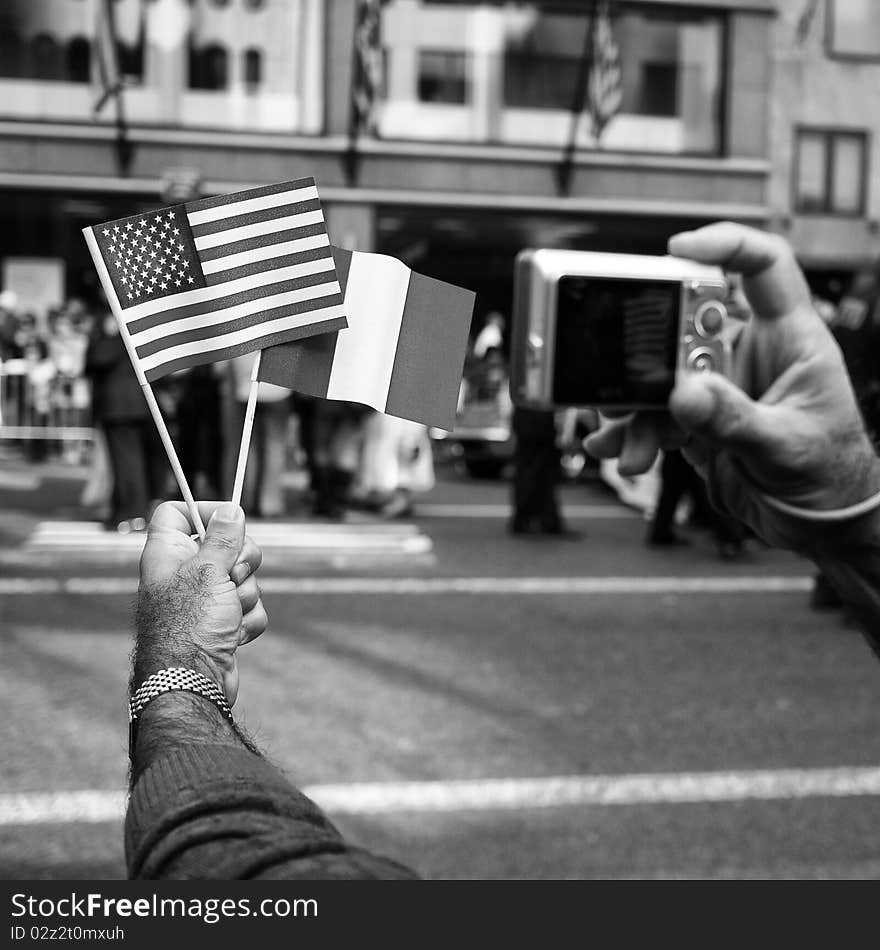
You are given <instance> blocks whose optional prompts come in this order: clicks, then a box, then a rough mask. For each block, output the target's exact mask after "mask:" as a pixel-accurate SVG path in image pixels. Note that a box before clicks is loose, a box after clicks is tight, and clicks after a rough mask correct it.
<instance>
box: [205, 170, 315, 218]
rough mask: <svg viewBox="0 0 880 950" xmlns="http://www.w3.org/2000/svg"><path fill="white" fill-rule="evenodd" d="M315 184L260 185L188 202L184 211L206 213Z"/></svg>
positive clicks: (299, 181) (302, 180) (308, 180)
mask: <svg viewBox="0 0 880 950" xmlns="http://www.w3.org/2000/svg"><path fill="white" fill-rule="evenodd" d="M314 184H315V179H314V178H311V177H309V178H297V179H296V180H295V181H279V182H276V183H275V184H273V185H261V186H260V187H259V188H248V189H247V190H246V191H236V192H233V194H231V195H215V196H214V197H213V198H199V199H198V200H197V201H190V202H189V203H188V204H187V206H186V210H187V213H189V214H196V213H198V212H199V211H206V210H207V209H208V208H221V207H223V205H230V204H235V203H236V202H239V201H243V200H244V199H245V198H249V199H250V198H262V197H263V196H264V195H277V194H280V193H281V192H283V191H296V190H297V189H299V188H308V187H309V186H310V185H314Z"/></svg>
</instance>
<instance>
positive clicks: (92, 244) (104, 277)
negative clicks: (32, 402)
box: [83, 228, 205, 541]
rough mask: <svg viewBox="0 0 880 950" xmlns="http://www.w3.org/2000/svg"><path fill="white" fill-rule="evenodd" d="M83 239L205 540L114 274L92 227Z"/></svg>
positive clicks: (184, 496)
mask: <svg viewBox="0 0 880 950" xmlns="http://www.w3.org/2000/svg"><path fill="white" fill-rule="evenodd" d="M83 236H84V237H85V239H86V244H88V246H89V251H90V252H91V255H92V260H93V261H94V264H95V269H96V270H97V271H98V277H99V278H100V280H101V286H102V287H103V288H104V293H105V295H106V297H107V302H108V303H109V304H110V309H111V310H112V311H113V316H114V318H115V319H116V324H117V326H118V327H119V334H120V336H121V337H122V342H123V343H124V344H125V349H126V350H127V352H128V357H129V359H130V360H131V365H132V368H133V369H134V372H135V375H136V376H137V380H138V383H140V387H141V392H143V394H144V399H146V401H147V407H148V408H149V410H150V415H151V416H152V417H153V422H154V423H155V424H156V428H157V429H158V430H159V438H160V439H161V440H162V445H164V446H165V452H166V453H167V455H168V461H169V462H170V463H171V471H172V472H174V477H175V478H176V479H177V486H178V488H179V489H180V494H181V495H183V500H184V501H185V502H186V507H187V510H188V511H189V517H190V520H191V521H192V523H193V526H194V527H195V529H196V532H197V533H198V536H199V540H201V541H204V540H205V524H204V522H203V521H202V516H201V515H200V514H199V509H198V506H197V505H196V502H195V499H194V498H193V494H192V492H191V491H190V488H189V482H187V480H186V475H185V474H184V472H183V468H182V466H181V464H180V459H179V458H178V457H177V452H176V451H175V449H174V444H173V443H172V441H171V436H170V435H169V434H168V427H167V426H166V425H165V420H164V419H163V418H162V412H161V410H160V409H159V404H158V403H157V402H156V397H155V395H154V394H153V387H152V386H150V384H149V382H148V381H147V378H146V376H145V375H144V371H143V368H142V367H141V363H140V360H139V359H138V355H137V352H136V350H135V347H134V344H133V343H132V341H131V334H130V333H129V332H128V326H127V325H126V323H125V317H123V316H122V307H120V305H119V300H118V298H117V297H116V291H115V290H114V289H113V281H112V280H111V279H110V274H109V273H108V272H107V267H106V266H105V264H104V258H103V257H102V256H101V251H100V249H99V248H98V242H97V241H96V240H95V235H94V234H93V233H92V229H91V228H83Z"/></svg>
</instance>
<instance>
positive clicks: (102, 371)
mask: <svg viewBox="0 0 880 950" xmlns="http://www.w3.org/2000/svg"><path fill="white" fill-rule="evenodd" d="M253 360H254V356H244V357H240V358H238V359H235V360H231V361H227V362H221V363H214V364H210V365H205V366H199V367H196V368H194V369H190V370H185V371H182V372H179V373H176V374H173V375H172V376H170V377H167V378H166V379H163V380H161V381H159V382H158V383H156V384H155V385H154V387H153V388H154V392H155V395H156V399H157V401H158V403H159V404H160V407H161V409H162V413H163V416H164V418H165V420H166V423H167V425H168V427H169V430H170V432H171V436H172V441H173V443H174V445H175V446H176V448H177V452H178V456H179V458H180V462H181V467H182V468H183V471H184V473H185V475H186V477H187V480H188V482H189V484H190V486H191V488H192V489H193V491H194V493H195V494H196V495H197V496H198V497H201V498H228V497H230V494H231V491H232V483H233V480H234V476H235V468H236V463H237V460H238V452H239V446H240V441H241V433H242V425H243V421H244V413H245V405H246V402H247V397H248V389H249V387H250V375H251V367H252V364H253ZM0 366H2V368H3V375H2V376H0V379H2V380H3V381H4V390H3V393H4V398H3V400H2V404H3V405H4V407H5V413H6V416H7V418H6V419H5V424H6V425H10V426H17V427H19V429H20V430H21V432H24V430H25V429H27V437H26V438H25V437H23V438H22V439H21V442H22V445H23V446H24V449H25V451H26V452H27V454H28V457H29V458H30V459H32V460H34V461H38V460H41V459H43V458H45V456H46V454H47V452H48V450H49V448H50V447H54V446H59V447H60V451H61V452H62V453H63V454H64V455H65V456H66V457H68V458H69V459H70V460H71V461H78V462H83V461H88V462H89V464H90V467H91V471H90V476H89V478H88V479H87V480H86V484H85V487H84V490H83V494H82V498H81V501H82V504H83V505H84V506H85V507H87V508H89V509H91V510H93V511H94V512H96V514H97V515H98V516H99V517H100V518H101V519H102V521H103V522H104V524H105V526H106V527H108V528H109V529H112V530H117V531H120V532H122V533H128V532H131V531H142V530H144V528H145V527H146V523H147V520H148V518H149V515H150V512H151V509H152V507H153V506H154V505H155V503H156V502H157V501H158V500H159V499H162V498H167V497H174V496H175V495H176V493H177V486H176V485H175V484H174V481H173V478H172V475H171V469H170V465H169V464H168V461H167V458H166V455H165V451H164V448H163V446H162V444H161V441H160V439H159V436H158V433H157V430H156V427H155V425H154V423H153V421H152V419H151V417H150V413H149V409H148V406H147V403H146V401H145V400H144V397H143V395H142V393H141V391H140V386H139V384H138V381H137V379H136V377H135V374H134V371H133V370H132V367H131V363H130V361H129V358H128V354H127V352H126V349H125V345H124V343H123V341H122V338H121V336H120V334H119V329H118V326H117V323H116V320H115V319H114V317H113V315H112V314H111V313H110V311H109V310H108V309H106V307H103V308H102V307H100V306H96V307H91V308H90V307H87V306H86V305H85V304H83V303H82V302H81V301H78V300H71V301H69V302H67V303H65V304H64V305H63V306H60V307H57V308H54V309H53V310H52V311H50V312H49V313H48V314H47V315H46V316H45V318H44V319H42V320H41V319H39V317H38V316H37V315H35V314H33V313H29V312H22V311H21V310H20V309H19V308H17V307H16V303H15V299H14V297H13V295H11V294H9V293H6V294H4V295H2V296H0ZM13 380H14V381H15V382H16V384H17V385H16V386H15V387H13V385H12V382H13ZM50 424H51V425H52V426H53V428H52V430H51V432H52V433H53V434H52V435H50V436H49V437H46V438H42V437H40V429H41V428H45V427H47V426H49V425H50ZM73 426H83V427H85V426H92V427H93V438H92V439H91V440H90V441H89V443H88V449H87V451H86V443H84V442H83V441H81V440H73V439H71V440H66V439H63V438H56V437H55V436H57V435H58V430H59V429H66V430H69V429H70V427H73ZM47 431H49V430H47ZM71 431H72V430H71ZM290 469H299V470H301V471H303V472H304V473H305V474H306V475H307V478H306V479H304V480H300V482H299V483H298V484H299V485H301V486H303V490H302V491H301V492H300V493H299V496H298V498H297V497H296V495H295V494H294V496H293V497H294V498H296V500H293V501H291V499H290V497H289V496H288V494H287V493H286V492H285V487H286V480H285V477H284V476H285V473H286V472H287V471H288V470H290ZM433 484H434V468H433V457H432V453H431V445H430V441H429V438H428V433H427V429H426V428H425V427H424V426H421V425H417V424H416V423H411V422H407V421H405V420H402V419H396V418H393V417H391V416H385V415H383V414H381V413H377V412H374V411H373V410H371V409H368V408H366V407H363V406H358V405H354V404H349V403H341V402H329V401H327V400H316V399H311V398H308V397H304V396H299V395H295V394H293V393H292V392H291V391H290V390H287V389H283V388H281V387H279V386H272V385H270V384H267V383H261V384H260V390H259V396H258V408H257V413H256V416H255V421H254V433H253V439H252V444H251V451H250V455H249V461H248V467H247V474H246V478H245V484H244V493H243V497H242V504H243V506H244V508H245V510H246V511H247V512H248V513H249V515H251V516H252V517H263V518H277V517H282V516H284V515H285V514H288V513H291V512H289V510H288V508H289V507H290V508H291V509H293V511H294V512H295V513H300V511H310V512H312V513H314V514H315V515H317V516H320V517H325V518H334V519H336V518H343V517H345V516H346V515H347V514H348V513H349V512H351V511H368V512H370V513H372V514H373V515H376V516H379V517H382V518H395V517H401V516H404V515H406V514H408V513H409V512H410V511H411V509H412V504H413V496H414V495H415V494H416V493H418V492H421V491H426V490H428V489H430V488H431V487H433Z"/></svg>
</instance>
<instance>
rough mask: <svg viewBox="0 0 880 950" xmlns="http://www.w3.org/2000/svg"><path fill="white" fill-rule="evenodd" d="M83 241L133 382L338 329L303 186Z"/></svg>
mask: <svg viewBox="0 0 880 950" xmlns="http://www.w3.org/2000/svg"><path fill="white" fill-rule="evenodd" d="M83 234H84V235H85V238H86V243H87V244H88V246H89V250H90V251H91V254H92V259H93V260H94V262H95V267H96V268H97V270H98V275H99V276H100V278H101V283H102V285H103V287H104V290H105V292H106V294H107V297H108V299H109V302H110V305H111V309H112V310H113V313H114V315H115V316H116V319H117V320H118V321H119V324H120V328H121V330H122V334H123V338H124V339H125V340H126V344H127V346H128V350H129V354H130V356H131V358H132V363H133V364H134V366H135V371H136V372H137V373H138V376H139V378H140V379H141V381H142V382H152V381H153V380H155V379H159V378H161V377H162V376H165V375H166V374H168V373H171V372H174V371H175V370H179V369H185V368H187V367H191V366H198V365H199V364H201V363H212V362H215V361H217V360H225V359H230V358H232V357H234V356H240V355H242V354H243V353H250V352H253V351H254V350H261V349H264V348H266V347H268V346H274V345H275V344H277V343H287V342H290V341H291V340H299V339H304V338H305V337H309V336H312V335H314V334H316V333H326V332H330V331H332V330H340V329H344V328H345V327H346V326H347V323H346V320H345V317H344V315H343V306H342V300H343V298H342V292H341V290H340V287H339V282H338V280H337V277H336V269H335V266H334V263H333V255H332V253H331V250H330V240H329V238H328V236H327V229H326V226H325V224H324V214H323V211H322V210H321V202H320V199H319V198H318V190H317V188H316V187H315V182H314V179H312V178H302V179H299V180H298V181H289V182H282V183H281V184H277V185H267V186H265V187H263V188H254V189H252V190H250V191H242V192H238V193H237V194H232V195H223V196H221V197H217V198H203V199H201V200H199V201H191V202H188V203H186V204H180V205H172V206H170V207H167V208H162V209H160V210H158V211H151V212H149V213H145V214H139V215H133V216H131V217H128V218H120V219H119V220H117V221H108V222H106V223H105V224H99V225H95V226H94V227H90V228H84V229H83Z"/></svg>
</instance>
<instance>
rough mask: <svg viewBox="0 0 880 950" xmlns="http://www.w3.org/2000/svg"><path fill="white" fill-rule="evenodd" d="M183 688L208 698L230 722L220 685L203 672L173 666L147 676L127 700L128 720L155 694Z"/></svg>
mask: <svg viewBox="0 0 880 950" xmlns="http://www.w3.org/2000/svg"><path fill="white" fill-rule="evenodd" d="M177 690H183V691H185V692H189V693H196V694H197V695H199V696H204V697H205V699H209V700H210V701H211V702H212V703H213V704H214V705H215V706H216V707H217V708H218V709H219V710H220V712H222V713H223V715H224V716H225V717H226V718H227V719H228V720H229V721H230V722H232V721H233V719H232V710H231V709H230V707H229V703H228V702H227V701H226V697H225V696H224V695H223V691H222V690H221V689H220V687H219V686H218V685H217V684H216V683H214V682H212V681H211V680H209V679H208V677H207V676H205V675H204V674H203V673H198V672H196V671H195V670H188V669H186V668H185V667H182V666H175V667H171V668H169V669H165V670H159V671H157V672H156V673H153V674H152V675H150V676H148V677H147V678H146V679H145V680H144V681H143V683H141V685H140V686H139V687H138V688H137V689H136V690H135V692H134V693H133V694H132V697H131V699H129V701H128V721H129V723H133V722H135V721H136V720H137V718H138V716H140V714H141V713H142V712H143V711H144V708H145V707H146V706H147V705H148V704H149V703H150V702H152V700H154V699H155V698H156V697H157V696H161V695H162V694H163V693H171V692H175V691H177Z"/></svg>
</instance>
